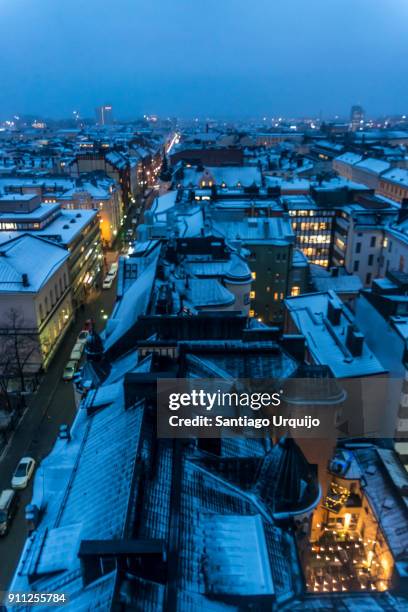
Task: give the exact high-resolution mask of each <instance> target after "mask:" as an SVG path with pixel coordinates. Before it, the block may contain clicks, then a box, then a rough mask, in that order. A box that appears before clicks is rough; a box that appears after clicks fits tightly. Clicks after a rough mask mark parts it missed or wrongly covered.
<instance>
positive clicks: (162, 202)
mask: <svg viewBox="0 0 408 612" xmlns="http://www.w3.org/2000/svg"><path fill="white" fill-rule="evenodd" d="M176 197H177V191H168V192H167V193H165V194H164V195H162V196H160V197H158V198H156V199H155V200H154V202H153V204H152V206H151V209H150V210H151V211H152V212H153V213H154V214H155V216H156V217H158V216H160V215H162V214H163V213H165V212H167V211H168V210H170V209H171V208H173V206H175V203H176Z"/></svg>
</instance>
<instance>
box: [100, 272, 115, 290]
mask: <svg viewBox="0 0 408 612" xmlns="http://www.w3.org/2000/svg"><path fill="white" fill-rule="evenodd" d="M114 280H115V279H114V277H113V276H110V275H109V274H108V276H106V277H105V280H104V281H103V283H102V289H110V288H111V287H112V285H113V281H114Z"/></svg>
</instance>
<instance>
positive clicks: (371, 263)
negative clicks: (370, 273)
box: [368, 255, 374, 266]
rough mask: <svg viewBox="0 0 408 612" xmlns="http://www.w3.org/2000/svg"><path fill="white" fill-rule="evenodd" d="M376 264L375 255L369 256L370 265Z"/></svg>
mask: <svg viewBox="0 0 408 612" xmlns="http://www.w3.org/2000/svg"><path fill="white" fill-rule="evenodd" d="M373 263H374V255H369V256H368V265H369V266H372V265H373Z"/></svg>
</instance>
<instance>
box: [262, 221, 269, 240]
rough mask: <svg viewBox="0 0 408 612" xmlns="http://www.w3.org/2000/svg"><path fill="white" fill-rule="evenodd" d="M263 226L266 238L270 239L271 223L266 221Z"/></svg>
mask: <svg viewBox="0 0 408 612" xmlns="http://www.w3.org/2000/svg"><path fill="white" fill-rule="evenodd" d="M263 226H264V235H265V238H269V222H268V220H267V219H264V222H263Z"/></svg>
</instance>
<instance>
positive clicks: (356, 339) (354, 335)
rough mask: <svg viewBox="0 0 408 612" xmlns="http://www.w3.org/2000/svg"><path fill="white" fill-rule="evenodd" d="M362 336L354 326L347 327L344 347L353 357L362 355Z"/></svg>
mask: <svg viewBox="0 0 408 612" xmlns="http://www.w3.org/2000/svg"><path fill="white" fill-rule="evenodd" d="M363 345H364V334H362V333H361V332H360V331H359V330H358V329H357V328H356V327H354V325H349V326H348V327H347V336H346V346H347V348H348V350H349V351H350V353H351V354H352V355H353V357H360V356H361V355H362V353H363Z"/></svg>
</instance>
